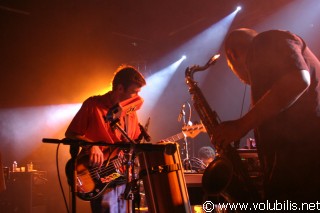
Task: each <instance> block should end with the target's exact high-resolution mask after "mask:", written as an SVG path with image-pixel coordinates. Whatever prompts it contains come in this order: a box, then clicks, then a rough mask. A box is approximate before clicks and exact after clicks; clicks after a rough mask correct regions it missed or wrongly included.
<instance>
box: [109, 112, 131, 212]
mask: <svg viewBox="0 0 320 213" xmlns="http://www.w3.org/2000/svg"><path fill="white" fill-rule="evenodd" d="M109 121H110V126H111V127H114V128H116V129H118V130H119V131H120V132H121V134H122V135H123V136H124V137H125V138H126V139H127V140H128V141H129V142H130V148H129V150H128V151H127V152H125V154H126V155H127V158H126V159H127V161H126V176H127V183H126V188H125V190H124V193H123V196H122V198H123V199H125V200H127V212H132V213H134V212H135V209H134V205H133V203H135V202H134V199H135V198H134V194H133V191H132V189H136V188H137V186H136V184H137V180H136V179H135V174H134V159H135V153H134V150H135V145H136V144H137V143H136V142H135V141H134V140H132V139H131V138H130V137H129V136H128V134H127V133H126V132H125V131H124V129H122V127H121V126H120V124H119V121H120V120H119V118H116V119H114V120H109ZM130 167H131V173H132V175H131V177H130V172H129V171H130ZM130 200H131V202H130Z"/></svg>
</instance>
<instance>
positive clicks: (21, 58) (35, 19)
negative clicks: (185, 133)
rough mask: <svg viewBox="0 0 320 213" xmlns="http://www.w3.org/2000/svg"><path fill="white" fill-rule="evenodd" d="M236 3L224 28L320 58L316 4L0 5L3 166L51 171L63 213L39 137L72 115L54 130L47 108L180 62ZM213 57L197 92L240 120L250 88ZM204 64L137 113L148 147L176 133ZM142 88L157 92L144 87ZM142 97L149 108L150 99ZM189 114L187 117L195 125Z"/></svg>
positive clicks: (208, 0)
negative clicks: (122, 69) (286, 42)
mask: <svg viewBox="0 0 320 213" xmlns="http://www.w3.org/2000/svg"><path fill="white" fill-rule="evenodd" d="M237 5H241V6H242V7H243V10H242V11H241V12H240V13H239V14H237V16H236V17H235V20H234V21H233V22H232V25H231V27H230V30H232V29H235V28H238V27H251V28H254V29H256V30H258V31H262V30H267V29H274V28H276V29H279V28H282V29H288V30H290V31H293V32H295V33H298V34H299V35H301V36H302V37H303V38H305V40H306V42H307V43H308V44H309V46H310V48H311V49H312V50H313V51H314V52H315V54H316V55H317V56H318V58H319V55H320V48H319V46H320V43H319V38H320V25H319V22H318V20H319V16H318V17H317V14H318V13H319V9H320V6H319V2H318V1H317V0H298V1H292V0H291V1H290V0H268V1H265V0H242V1H235V0H173V1H172V0H162V1H151V0H135V1H133V0H93V1H85V0H80V1H73V0H72V1H71V0H70V1H60V0H56V1H53V0H47V1H43V0H27V1H26V0H20V1H19V0H15V1H12V0H1V1H0V72H1V75H0V91H1V93H0V127H1V129H0V151H1V155H2V160H3V164H4V166H9V167H10V166H11V164H12V162H13V161H14V160H17V161H18V166H25V164H26V163H27V162H30V161H33V162H34V163H35V167H36V169H38V170H42V171H47V172H48V184H47V186H50V187H48V190H47V193H48V195H49V197H50V199H49V200H50V202H49V203H50V204H49V208H48V212H63V211H64V209H63V202H62V196H61V193H60V190H59V188H58V181H57V180H58V179H57V171H56V169H55V166H56V162H55V157H56V156H55V154H56V153H55V152H56V150H55V149H56V145H54V144H43V143H42V142H41V140H42V138H46V137H52V138H58V139H61V138H63V137H64V131H65V129H66V127H67V125H68V123H69V122H70V119H71V118H72V117H73V115H74V113H75V111H72V113H71V114H70V113H69V114H68V115H66V116H65V119H64V120H63V118H64V117H63V116H62V118H60V117H59V119H60V120H63V121H62V122H58V123H56V122H55V120H52V119H49V118H48V115H50V113H51V112H54V113H57V112H56V111H50V110H54V108H55V107H57V106H63V105H64V104H79V103H82V102H83V100H84V99H85V98H87V97H89V96H91V95H95V94H100V93H101V90H103V89H106V88H107V87H108V86H109V84H110V81H111V78H112V75H113V72H114V70H115V69H116V68H117V67H118V66H119V65H120V64H124V63H125V64H132V65H135V66H137V67H139V69H140V70H141V72H143V73H144V75H145V76H146V77H149V76H152V75H153V74H156V73H157V72H158V71H159V70H161V69H163V68H164V67H166V66H168V65H169V64H171V63H173V62H174V61H176V60H177V59H178V58H180V57H181V55H172V54H170V53H172V52H174V51H175V50H176V49H177V48H179V47H180V46H181V45H183V44H185V43H186V42H187V41H189V40H190V39H192V38H193V37H194V36H196V35H198V34H199V33H201V32H202V31H204V30H205V29H207V28H209V27H210V26H212V25H213V24H214V23H216V22H218V21H219V20H221V19H222V18H224V17H225V16H227V15H228V14H230V13H231V12H232V11H234V9H235V8H236V6H237ZM311 9H313V10H311ZM315 11H316V12H315ZM212 36H215V35H212ZM211 45H213V43H212V44H210V43H209V44H202V46H201V45H200V48H198V47H199V44H197V48H194V49H192V48H189V50H190V52H189V53H191V52H192V53H201V52H202V51H208V49H210V46H211ZM213 51H214V52H212V54H214V53H216V52H220V53H221V54H222V57H221V59H220V60H219V61H218V63H217V64H216V65H215V66H214V67H212V68H210V69H209V70H208V72H206V73H199V74H198V73H197V74H196V77H197V78H198V76H199V78H201V77H202V78H203V80H202V81H201V84H200V87H201V89H202V91H203V93H204V95H205V96H206V99H207V100H208V102H209V104H210V106H211V107H212V109H214V110H216V111H217V113H218V114H219V115H220V117H221V119H222V120H228V119H236V118H238V117H239V116H240V115H241V114H244V113H245V112H246V111H247V110H248V108H249V102H250V93H249V89H250V88H246V87H245V86H244V85H243V84H242V83H241V82H240V81H239V80H238V79H237V78H236V77H235V76H234V75H233V74H232V73H231V71H230V70H229V69H228V67H227V65H226V61H225V57H224V55H223V50H222V49H214V50H213ZM186 54H188V53H186ZM199 55H200V54H199ZM207 60H208V58H207V57H205V58H202V57H196V56H194V57H193V58H191V59H189V61H188V60H186V61H184V62H182V64H181V65H180V67H179V68H178V70H177V71H176V73H175V74H174V75H173V77H172V78H171V79H170V81H169V84H168V86H167V87H166V89H165V90H164V92H163V94H162V95H161V96H160V98H159V99H158V101H157V103H156V105H155V107H154V108H152V109H151V110H149V111H148V113H145V114H144V113H143V109H142V110H141V112H140V113H141V122H142V123H145V122H146V120H147V118H148V117H150V118H151V120H150V126H149V132H150V134H151V136H152V138H153V141H154V142H156V141H159V140H161V139H163V138H167V137H169V136H172V135H175V134H177V133H180V132H181V126H182V123H181V122H180V123H179V122H178V121H177V117H178V114H179V111H180V108H181V105H182V104H183V103H186V101H188V102H190V103H192V102H191V100H190V95H189V94H188V89H187V87H186V85H185V83H184V70H185V68H186V67H187V66H189V65H192V64H200V65H202V64H204V63H205V62H206V61H207ZM144 89H145V90H153V89H154V90H156V89H157V88H153V87H152V85H148V86H147V87H146V88H144ZM144 98H145V103H146V105H147V102H148V99H147V97H144ZM48 109H50V110H49V112H48ZM191 110H192V120H193V121H196V120H199V119H198V118H197V115H196V112H195V111H194V109H193V108H192V109H191ZM54 113H51V115H52V114H54ZM58 115H59V113H58ZM60 115H61V114H60ZM55 116H56V114H55ZM248 137H253V136H252V133H249V134H248V135H247V136H246V137H244V138H243V139H242V140H241V145H244V144H245V141H246V139H247V138H248ZM189 142H190V147H191V150H190V151H191V155H192V156H197V150H198V149H199V147H200V146H204V145H210V142H209V139H208V137H207V136H206V134H204V133H201V134H200V135H199V136H198V137H196V138H194V139H189ZM180 143H181V141H180ZM68 151H69V148H68V146H64V145H63V146H62V147H61V148H60V150H59V152H58V153H59V162H60V169H61V172H62V176H63V177H62V179H63V183H64V186H65V187H66V182H65V177H64V174H63V173H64V172H63V169H64V164H65V162H66V160H67V159H68V158H69V153H68ZM66 190H67V189H66ZM78 205H84V207H82V208H80V209H79V212H81V211H84V212H86V211H87V208H88V206H87V203H82V202H80V203H79V204H78Z"/></svg>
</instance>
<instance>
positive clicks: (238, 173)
mask: <svg viewBox="0 0 320 213" xmlns="http://www.w3.org/2000/svg"><path fill="white" fill-rule="evenodd" d="M219 57H220V54H216V55H214V56H213V57H211V58H210V59H209V61H208V62H207V63H206V64H205V65H204V66H198V65H195V66H192V67H190V68H189V67H188V68H187V69H186V71H185V80H186V84H187V85H188V87H189V93H190V95H191V97H192V100H193V105H194V108H195V110H196V111H197V113H198V114H199V117H200V119H201V121H202V123H203V125H204V127H205V128H206V130H207V133H208V135H209V138H210V141H211V143H212V145H213V146H214V147H215V149H216V150H217V157H216V158H215V159H214V160H213V161H212V162H211V163H210V164H209V165H208V167H207V168H206V169H205V171H204V174H203V176H202V187H203V190H204V192H205V193H206V194H207V195H208V196H218V197H222V198H223V199H224V200H225V201H226V202H229V203H235V202H254V201H257V198H258V197H259V194H258V191H257V190H256V189H255V187H254V186H253V183H252V181H251V180H250V177H249V174H248V171H247V169H246V168H245V166H244V164H243V163H242V162H241V159H240V156H239V154H238V153H237V150H236V149H235V148H234V147H232V146H231V145H228V146H227V147H226V148H221V147H219V146H218V145H217V144H216V142H215V132H214V131H213V128H214V127H215V126H217V125H219V123H220V122H221V120H220V118H219V116H218V115H217V113H216V112H215V111H213V110H212V109H211V108H210V106H209V104H208V102H207V101H206V99H205V97H204V95H203V93H202V92H201V90H200V88H199V87H198V85H197V82H196V81H194V80H193V74H194V73H195V72H198V71H203V70H206V69H207V68H209V66H211V65H213V64H215V63H216V61H217V60H218V58H219Z"/></svg>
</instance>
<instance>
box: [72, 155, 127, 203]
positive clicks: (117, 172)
mask: <svg viewBox="0 0 320 213" xmlns="http://www.w3.org/2000/svg"><path fill="white" fill-rule="evenodd" d="M105 159H107V160H105V161H104V162H103V164H102V166H101V167H98V166H89V165H88V162H89V155H83V156H80V155H79V156H78V157H77V160H76V165H75V170H76V177H75V181H76V184H75V186H76V189H77V196H78V197H79V198H80V199H82V200H86V201H89V200H92V199H95V198H97V197H99V196H100V195H101V194H102V193H103V192H104V191H105V190H106V189H108V188H111V187H114V186H116V185H120V184H123V183H125V181H126V178H125V172H124V171H125V169H124V161H125V157H124V156H121V155H116V156H114V157H112V158H111V159H110V158H108V157H105ZM72 168H73V166H72V161H71V160H69V161H68V162H67V164H66V175H67V179H68V183H69V185H71V184H73V181H72V177H73V173H74V171H73V169H72Z"/></svg>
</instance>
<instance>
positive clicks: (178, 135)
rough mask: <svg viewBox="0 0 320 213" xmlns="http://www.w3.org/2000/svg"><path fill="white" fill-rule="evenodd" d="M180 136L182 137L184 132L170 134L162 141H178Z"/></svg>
mask: <svg viewBox="0 0 320 213" xmlns="http://www.w3.org/2000/svg"><path fill="white" fill-rule="evenodd" d="M182 138H184V134H183V133H179V134H176V135H173V136H171V137H169V138H166V139H164V140H162V141H164V142H170V141H178V140H180V139H182Z"/></svg>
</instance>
